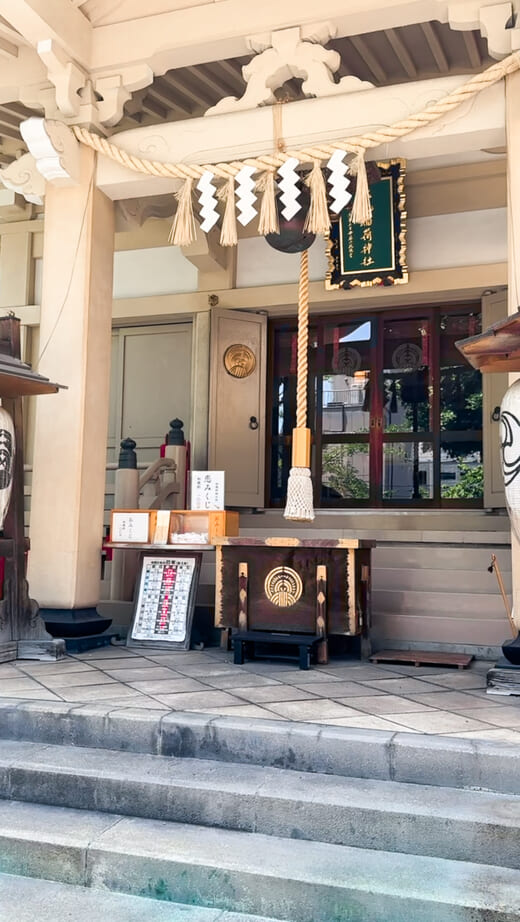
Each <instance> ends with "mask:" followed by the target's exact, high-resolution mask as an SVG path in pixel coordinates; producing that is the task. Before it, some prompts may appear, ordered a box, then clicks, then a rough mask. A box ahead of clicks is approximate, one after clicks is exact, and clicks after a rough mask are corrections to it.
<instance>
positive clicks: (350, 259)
mask: <svg viewBox="0 0 520 922" xmlns="http://www.w3.org/2000/svg"><path fill="white" fill-rule="evenodd" d="M377 167H378V169H379V172H380V176H381V178H380V179H379V180H377V181H376V182H372V183H370V199H371V203H372V221H371V223H370V224H354V223H353V222H352V208H351V206H350V207H346V208H344V209H343V210H342V211H341V212H340V214H339V216H338V218H337V219H336V220H334V221H333V222H332V225H331V229H330V234H329V241H328V257H329V269H328V273H327V278H326V282H325V284H326V287H327V288H328V289H332V288H344V289H348V288H354V287H359V286H362V287H365V286H373V285H397V284H403V283H405V282H407V281H408V267H407V265H406V210H405V208H406V201H405V194H404V161H403V160H392V161H390V162H387V163H378V164H377Z"/></svg>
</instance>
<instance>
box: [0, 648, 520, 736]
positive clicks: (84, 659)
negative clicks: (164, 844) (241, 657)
mask: <svg viewBox="0 0 520 922" xmlns="http://www.w3.org/2000/svg"><path fill="white" fill-rule="evenodd" d="M491 665H493V664H492V663H486V662H482V661H477V662H474V663H473V664H472V666H471V668H470V669H468V670H464V671H462V670H457V669H454V670H448V669H447V668H446V667H441V666H437V667H435V666H423V667H419V668H415V667H414V666H404V665H378V666H375V665H371V664H370V663H360V662H359V661H358V660H342V659H333V660H331V662H330V663H329V664H328V665H327V666H315V667H313V668H312V669H310V670H309V671H302V670H300V669H298V666H297V665H295V664H294V663H293V662H290V661H287V662H279V661H277V662H269V661H266V660H257V661H255V662H248V663H246V664H245V665H244V666H235V665H233V662H232V654H231V653H228V652H226V651H224V650H220V649H218V648H216V647H212V648H209V649H207V650H202V651H196V650H190V651H189V652H174V653H172V652H165V653H162V652H152V651H148V650H146V651H144V652H141V651H139V652H135V651H131V650H129V649H127V648H126V647H122V646H111V647H105V648H102V649H99V650H92V651H89V652H87V653H81V654H78V655H75V656H68V657H66V659H64V660H61V661H59V662H56V663H40V662H34V661H28V660H24V661H21V660H20V661H17V662H16V663H5V664H0V700H2V701H6V700H38V701H70V702H71V706H73V705H78V704H82V703H100V704H104V705H110V706H111V705H113V706H114V708H120V707H132V708H133V707H140V708H153V709H154V710H157V711H158V710H161V709H162V710H165V711H166V710H175V711H199V712H203V713H205V714H215V715H219V714H223V715H225V714H231V715H235V716H240V717H253V718H256V717H259V718H268V719H270V720H272V719H273V718H274V719H284V720H297V721H312V722H313V723H324V724H335V725H336V726H343V727H361V728H365V729H374V730H392V731H398V730H404V731H407V732H412V733H433V734H439V735H443V736H457V737H478V738H480V739H488V740H506V741H510V742H518V743H520V698H519V697H503V696H498V695H488V694H486V690H485V687H486V672H487V670H488V669H489V668H490V666H491Z"/></svg>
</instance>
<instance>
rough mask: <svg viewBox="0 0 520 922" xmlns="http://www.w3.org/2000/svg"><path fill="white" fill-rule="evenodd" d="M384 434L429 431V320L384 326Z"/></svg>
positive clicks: (400, 322)
mask: <svg viewBox="0 0 520 922" xmlns="http://www.w3.org/2000/svg"><path fill="white" fill-rule="evenodd" d="M383 335H384V358H383V362H384V368H383V374H384V385H383V386H384V414H383V419H384V429H385V432H424V431H428V430H429V429H430V410H431V404H430V387H429V386H430V379H429V365H430V349H431V335H430V324H429V322H428V320H426V319H422V318H420V319H415V318H414V319H410V320H389V321H387V322H386V323H385V325H384V333H383Z"/></svg>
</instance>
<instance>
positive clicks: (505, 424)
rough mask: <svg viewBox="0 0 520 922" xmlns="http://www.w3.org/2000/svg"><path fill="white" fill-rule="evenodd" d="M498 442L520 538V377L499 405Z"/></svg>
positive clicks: (509, 499)
mask: <svg viewBox="0 0 520 922" xmlns="http://www.w3.org/2000/svg"><path fill="white" fill-rule="evenodd" d="M500 443H501V448H502V473H503V475H504V488H505V493H506V503H507V507H508V511H509V517H510V519H511V525H512V527H513V530H514V532H515V534H516V536H517V538H518V539H519V540H520V379H519V380H518V381H515V382H514V384H512V385H511V387H510V388H509V389H508V390H507V391H506V393H505V394H504V398H503V400H502V405H501V407H500Z"/></svg>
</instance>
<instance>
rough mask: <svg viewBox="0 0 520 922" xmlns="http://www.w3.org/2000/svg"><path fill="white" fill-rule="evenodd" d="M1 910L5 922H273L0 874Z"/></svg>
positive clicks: (214, 910) (240, 914)
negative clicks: (68, 921) (103, 921)
mask: <svg viewBox="0 0 520 922" xmlns="http://www.w3.org/2000/svg"><path fill="white" fill-rule="evenodd" d="M0 906H1V907H2V908H1V910H0V912H1V913H2V915H1V918H2V920H5V922H34V920H35V919H38V922H65V920H66V919H70V920H74V922H94V920H95V919H101V918H106V919H110V922H276V920H273V919H271V920H269V919H266V918H264V917H262V918H261V917H260V916H251V915H246V914H244V913H241V912H240V913H235V912H222V910H221V909H206V908H204V907H202V906H187V905H185V904H181V903H165V902H158V901H157V900H150V899H146V898H143V897H140V896H126V895H125V894H122V893H111V892H110V891H106V890H92V889H91V888H88V887H81V886H75V885H73V884H61V883H56V882H55V881H52V880H35V879H34V878H31V877H20V876H17V875H14V874H0ZM58 907H59V909H58Z"/></svg>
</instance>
